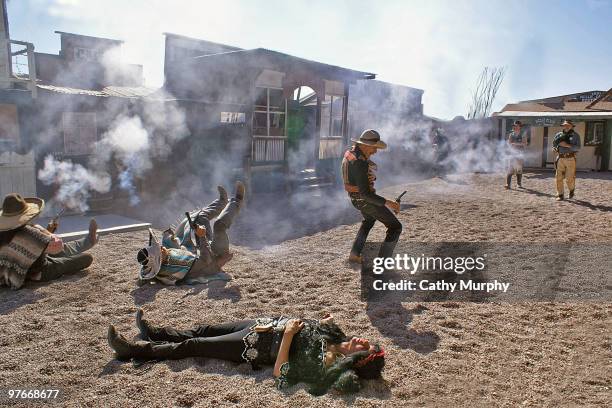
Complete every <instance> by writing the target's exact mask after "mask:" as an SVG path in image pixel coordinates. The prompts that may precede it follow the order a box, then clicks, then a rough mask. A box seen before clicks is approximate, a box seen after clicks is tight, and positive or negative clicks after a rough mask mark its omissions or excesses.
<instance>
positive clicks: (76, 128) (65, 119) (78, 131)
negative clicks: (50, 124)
mask: <svg viewBox="0 0 612 408" xmlns="http://www.w3.org/2000/svg"><path fill="white" fill-rule="evenodd" d="M71 116H72V117H73V118H75V119H77V118H83V117H90V118H91V121H92V122H91V123H89V124H88V126H81V125H80V123H79V122H78V120H74V119H73V121H72V122H71V123H70V118H71ZM75 122H76V123H75ZM90 127H93V138H92V140H89V139H90V138H88V140H87V143H84V145H85V146H87V149H86V152H85V151H78V150H77V151H74V150H69V148H68V146H69V145H70V143H67V142H71V143H72V144H75V143H74V142H72V140H68V139H69V138H68V136H69V135H70V136H72V135H73V134H74V135H75V137H76V138H75V139H73V140H83V137H82V136H83V129H87V128H90ZM62 136H63V142H64V146H63V148H64V154H65V155H66V156H89V155H91V154H93V153H94V147H95V146H94V145H95V142H97V141H98V118H97V115H96V112H63V113H62ZM77 145H78V143H77ZM83 150H85V149H83Z"/></svg>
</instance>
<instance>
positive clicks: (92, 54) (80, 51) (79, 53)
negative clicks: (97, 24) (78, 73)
mask: <svg viewBox="0 0 612 408" xmlns="http://www.w3.org/2000/svg"><path fill="white" fill-rule="evenodd" d="M96 57H97V52H96V51H95V50H92V49H91V48H80V47H74V59H75V60H79V61H94V60H95V59H96Z"/></svg>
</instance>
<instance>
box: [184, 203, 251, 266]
mask: <svg viewBox="0 0 612 408" xmlns="http://www.w3.org/2000/svg"><path fill="white" fill-rule="evenodd" d="M240 204H241V201H238V200H236V199H235V198H232V199H231V200H229V202H228V201H227V200H222V199H221V198H217V199H216V200H215V201H213V202H212V203H210V204H209V205H208V206H207V207H205V208H202V209H201V210H199V211H194V212H192V213H191V218H192V220H193V222H195V223H196V224H198V225H201V226H203V227H205V228H206V239H208V240H210V239H211V235H210V234H211V232H212V240H211V244H210V247H211V249H212V251H213V253H214V255H216V256H220V255H224V254H226V253H228V252H229V245H230V242H229V237H228V235H227V230H228V229H229V228H230V227H231V226H232V223H233V222H234V219H235V218H236V216H237V215H238V213H239V212H240ZM215 218H216V221H215V222H214V227H213V228H211V225H210V223H211V221H212V220H214V219H215ZM185 223H186V221H183V222H182V223H181V225H179V227H178V228H177V231H176V235H178V236H181V235H182V234H183V229H184V228H185ZM194 246H195V245H194Z"/></svg>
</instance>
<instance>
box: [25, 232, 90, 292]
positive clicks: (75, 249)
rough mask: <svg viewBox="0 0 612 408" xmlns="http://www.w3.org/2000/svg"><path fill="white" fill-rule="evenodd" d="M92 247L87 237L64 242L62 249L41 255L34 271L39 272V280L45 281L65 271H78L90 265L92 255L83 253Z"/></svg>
mask: <svg viewBox="0 0 612 408" xmlns="http://www.w3.org/2000/svg"><path fill="white" fill-rule="evenodd" d="M91 247H93V243H92V242H91V241H90V240H89V237H85V238H82V239H79V240H76V241H72V242H68V243H65V244H64V250H63V251H62V252H60V253H57V254H53V255H49V254H47V255H43V256H44V258H43V259H42V262H41V263H40V265H39V266H37V267H36V270H35V272H40V279H37V280H40V281H43V282H47V281H50V280H54V279H57V278H59V277H61V276H62V275H64V274H65V273H72V272H78V271H80V270H82V269H85V268H87V267H89V265H91V263H92V262H93V256H91V255H90V254H84V253H82V252H84V251H87V250H88V249H90V248H91Z"/></svg>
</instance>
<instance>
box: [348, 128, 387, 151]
mask: <svg viewBox="0 0 612 408" xmlns="http://www.w3.org/2000/svg"><path fill="white" fill-rule="evenodd" d="M351 141H352V142H353V143H359V144H364V145H368V146H374V147H377V148H379V149H386V148H387V144H386V143H385V142H383V141H382V140H380V133H378V132H377V131H375V130H373V129H368V130H364V131H363V133H362V134H361V136H359V140H351Z"/></svg>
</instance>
